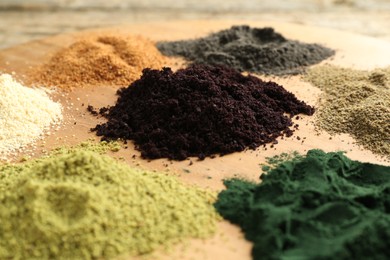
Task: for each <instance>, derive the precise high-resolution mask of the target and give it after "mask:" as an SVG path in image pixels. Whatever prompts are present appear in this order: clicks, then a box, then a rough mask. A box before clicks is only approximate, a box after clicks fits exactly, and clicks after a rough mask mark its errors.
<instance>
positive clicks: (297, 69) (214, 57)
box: [157, 25, 334, 75]
mask: <svg viewBox="0 0 390 260" xmlns="http://www.w3.org/2000/svg"><path fill="white" fill-rule="evenodd" d="M157 47H158V49H159V50H160V51H161V52H162V53H163V54H165V55H169V56H183V57H185V58H186V59H188V60H190V61H193V62H196V63H208V64H223V65H227V66H230V67H233V68H235V69H237V70H239V71H249V72H255V73H262V74H274V75H289V74H298V73H301V72H302V71H303V70H304V68H305V67H306V66H309V65H313V64H316V63H319V62H321V61H322V60H324V59H327V58H329V57H330V56H332V55H334V51H333V50H331V49H328V48H326V47H323V46H321V45H318V44H308V43H302V42H299V41H294V40H289V39H286V38H285V37H283V36H282V35H281V34H279V33H277V32H275V31H274V29H273V28H268V27H266V28H250V27H249V26H246V25H242V26H233V27H231V28H230V29H227V30H222V31H219V32H216V33H213V34H210V35H209V36H206V37H204V38H199V39H193V40H182V41H174V42H159V43H158V44H157Z"/></svg>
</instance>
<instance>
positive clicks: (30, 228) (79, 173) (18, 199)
mask: <svg viewBox="0 0 390 260" xmlns="http://www.w3.org/2000/svg"><path fill="white" fill-rule="evenodd" d="M214 199H215V197H214V195H212V194H211V193H208V192H204V191H201V190H199V189H196V188H193V187H188V186H184V185H182V184H180V182H178V180H177V179H176V178H175V177H171V176H167V175H164V174H162V173H154V172H153V173H152V172H146V171H142V170H136V169H132V168H129V167H128V166H127V165H125V164H122V163H120V162H118V161H116V160H114V159H112V158H110V157H108V156H104V155H99V154H98V153H95V152H92V151H90V150H88V149H83V148H80V147H79V148H74V149H70V150H69V149H68V150H67V149H62V150H58V151H57V152H55V153H54V154H53V155H51V156H48V157H46V158H42V159H39V160H32V161H27V162H24V163H23V164H17V165H4V166H2V168H0V223H1V225H0V259H54V258H55V259H91V258H111V257H115V256H118V255H121V254H125V255H126V254H130V255H139V254H145V253H149V252H151V251H153V250H154V249H156V248H160V247H162V246H169V245H171V244H172V243H175V242H178V241H180V240H182V239H183V238H186V237H195V238H205V237H207V236H210V235H211V234H213V232H214V231H215V224H216V220H217V219H218V216H217V214H216V212H215V210H214V208H213V206H212V203H213V201H214Z"/></svg>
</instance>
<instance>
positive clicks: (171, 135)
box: [90, 65, 314, 160]
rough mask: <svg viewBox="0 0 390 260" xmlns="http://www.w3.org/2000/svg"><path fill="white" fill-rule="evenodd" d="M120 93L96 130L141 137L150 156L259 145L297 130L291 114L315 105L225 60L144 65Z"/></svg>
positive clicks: (305, 111)
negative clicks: (177, 65)
mask: <svg viewBox="0 0 390 260" xmlns="http://www.w3.org/2000/svg"><path fill="white" fill-rule="evenodd" d="M118 95H119V98H118V100H117V102H116V104H115V106H112V107H110V108H103V109H100V113H101V114H103V115H104V116H105V117H106V118H107V119H108V122H107V123H104V124H100V125H97V126H96V127H95V128H94V129H93V130H94V131H96V133H97V135H99V136H103V140H107V139H108V140H110V139H117V138H120V139H124V140H134V142H135V145H136V148H138V149H139V150H140V151H141V153H142V156H143V157H144V158H150V159H155V158H161V157H167V158H169V159H175V160H183V159H185V158H187V157H189V156H198V157H199V158H200V159H203V158H204V157H205V156H210V155H214V154H221V155H224V154H227V153H232V152H236V151H242V150H244V149H246V148H250V149H255V148H256V147H258V146H260V145H262V144H266V143H270V142H273V141H275V139H276V138H277V137H279V136H281V135H284V134H285V135H287V136H291V135H292V134H293V130H292V129H291V128H290V127H291V126H292V125H293V123H292V120H291V118H290V117H289V116H286V115H285V114H290V116H292V115H295V114H299V113H303V114H306V115H312V114H313V113H314V108H313V107H311V106H309V105H307V104H305V103H304V102H303V101H299V100H298V99H297V98H296V97H295V96H294V95H293V94H292V93H290V92H288V91H286V90H285V89H284V88H283V87H282V86H279V85H277V84H276V83H274V82H264V81H262V80H260V79H259V78H256V77H253V76H243V75H241V74H240V73H239V72H238V71H236V70H234V69H230V68H227V67H222V66H209V65H193V66H190V67H189V68H186V69H181V70H178V71H177V72H175V73H173V72H172V71H171V70H170V69H169V68H164V69H163V70H161V71H159V70H150V69H145V70H144V72H143V75H142V77H141V78H140V79H139V80H137V81H135V82H134V83H133V84H132V85H130V86H129V87H128V88H123V89H121V90H119V92H118ZM90 110H92V108H90ZM95 113H96V112H95Z"/></svg>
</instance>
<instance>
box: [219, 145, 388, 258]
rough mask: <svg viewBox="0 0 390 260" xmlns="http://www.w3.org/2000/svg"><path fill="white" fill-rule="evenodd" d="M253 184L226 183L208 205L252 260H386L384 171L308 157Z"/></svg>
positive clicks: (331, 157)
mask: <svg viewBox="0 0 390 260" xmlns="http://www.w3.org/2000/svg"><path fill="white" fill-rule="evenodd" d="M261 179H262V182H261V184H255V183H252V182H247V181H244V180H239V179H231V180H226V181H225V185H226V187H227V189H226V190H224V191H222V192H221V193H220V194H219V196H218V201H217V202H216V204H215V207H216V209H217V210H218V211H219V213H220V214H221V215H222V216H223V217H224V218H226V219H228V220H230V221H231V222H233V223H235V224H237V225H239V226H240V227H241V228H242V230H243V231H244V233H245V236H246V238H247V239H248V240H250V241H252V242H253V243H254V247H253V251H252V255H253V259H302V260H304V259H362V260H363V259H389V258H390V249H389V241H390V215H389V212H390V167H386V166H381V165H375V164H370V163H362V162H358V161H352V160H350V159H349V158H347V157H346V156H345V155H343V154H342V153H340V152H332V153H325V152H323V151H320V150H311V151H309V152H308V153H307V155H306V156H305V157H298V158H296V159H293V160H291V161H286V162H283V163H280V164H279V165H278V166H277V167H276V168H274V169H272V170H270V171H269V172H268V174H263V175H261Z"/></svg>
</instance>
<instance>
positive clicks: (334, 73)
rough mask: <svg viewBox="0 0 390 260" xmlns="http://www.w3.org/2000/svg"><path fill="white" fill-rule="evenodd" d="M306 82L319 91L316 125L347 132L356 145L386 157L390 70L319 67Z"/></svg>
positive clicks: (388, 153) (389, 147)
mask: <svg viewBox="0 0 390 260" xmlns="http://www.w3.org/2000/svg"><path fill="white" fill-rule="evenodd" d="M305 78H306V79H307V80H308V81H309V82H311V83H312V84H313V85H314V86H316V87H318V88H320V89H321V90H322V91H323V94H322V96H321V101H320V103H321V105H320V106H319V109H318V111H317V113H316V115H317V117H316V125H317V126H318V127H319V128H320V129H324V130H326V131H328V132H330V133H347V134H350V135H352V136H353V137H354V138H355V139H356V141H357V143H358V144H360V145H362V146H363V147H365V148H367V149H370V150H371V151H373V152H375V153H377V154H379V155H383V156H385V157H387V158H390V67H388V68H383V69H376V70H373V71H362V70H353V69H347V68H339V67H335V66H330V65H327V66H319V67H315V68H312V69H310V70H309V71H308V73H307V75H306V77H305Z"/></svg>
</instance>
